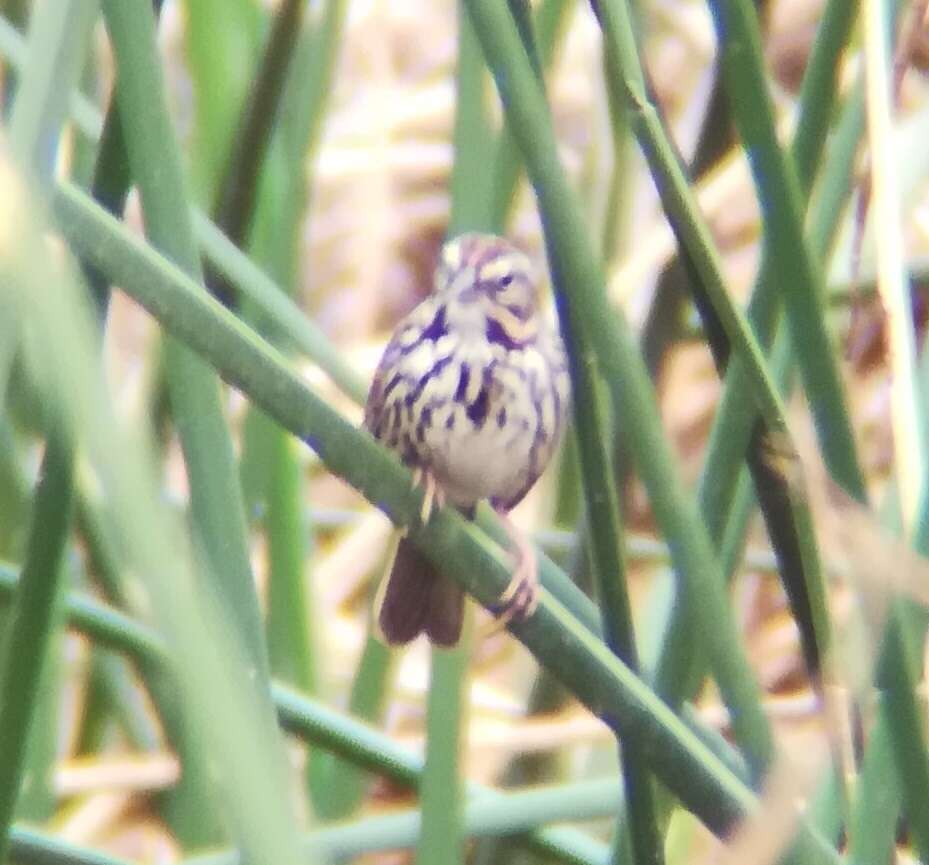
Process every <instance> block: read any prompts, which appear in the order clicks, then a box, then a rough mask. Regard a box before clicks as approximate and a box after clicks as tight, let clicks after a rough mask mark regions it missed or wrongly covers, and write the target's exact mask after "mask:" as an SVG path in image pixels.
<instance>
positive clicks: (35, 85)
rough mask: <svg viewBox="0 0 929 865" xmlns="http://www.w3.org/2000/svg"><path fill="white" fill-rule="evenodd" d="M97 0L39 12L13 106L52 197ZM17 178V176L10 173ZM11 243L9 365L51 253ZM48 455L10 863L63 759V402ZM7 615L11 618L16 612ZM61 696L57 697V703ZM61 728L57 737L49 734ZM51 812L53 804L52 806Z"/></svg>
mask: <svg viewBox="0 0 929 865" xmlns="http://www.w3.org/2000/svg"><path fill="white" fill-rule="evenodd" d="M97 11H98V6H97V2H96V0H68V2H66V3H64V4H63V5H62V6H59V7H51V6H47V7H44V8H41V9H37V10H35V11H34V13H33V19H32V21H31V23H30V33H29V51H28V56H27V58H26V64H25V71H24V75H23V81H22V84H21V86H20V88H19V91H18V93H17V96H16V101H15V103H14V105H13V113H12V118H11V120H10V130H9V148H10V154H11V156H12V160H13V162H14V164H15V165H16V167H17V168H19V169H20V170H21V171H22V172H23V173H24V174H25V175H26V176H27V177H29V178H30V179H31V180H33V181H34V183H35V189H36V191H37V192H38V194H39V196H40V198H42V199H43V200H44V199H45V197H46V196H47V195H48V194H49V193H50V192H51V189H52V184H53V177H54V166H55V159H56V155H57V153H58V141H59V135H60V132H61V127H62V125H63V123H64V120H65V118H66V113H67V107H68V106H67V101H66V100H67V95H68V94H69V93H70V92H71V90H72V88H73V87H74V84H75V82H76V81H77V79H78V76H79V74H80V68H81V64H82V61H83V54H84V52H85V51H86V49H87V46H88V44H89V41H90V33H91V29H92V27H93V24H94V21H95V20H96V17H97ZM7 173H8V174H12V171H11V170H10V169H9V167H7ZM5 181H6V184H5V186H6V188H5V196H6V200H5V202H4V207H5V208H8V209H9V212H7V213H6V214H4V220H3V221H4V222H5V223H7V224H10V221H12V220H15V221H17V222H18V221H19V220H20V219H21V218H22V217H21V214H19V213H18V212H16V209H17V207H21V206H24V204H25V203H24V202H22V201H18V200H17V198H18V196H17V194H16V193H17V191H18V190H17V188H16V186H15V185H14V181H15V178H13V177H10V176H8V177H6V178H5ZM19 241H20V238H18V237H10V238H7V244H6V245H7V247H8V248H7V250H6V253H5V255H4V260H3V261H2V263H0V281H2V282H4V283H7V284H8V290H11V292H12V298H13V299H12V300H10V299H9V298H6V299H5V301H4V302H0V308H2V310H3V313H4V314H5V316H8V322H11V323H12V328H11V332H10V333H7V334H4V337H5V339H7V340H8V341H9V344H10V346H11V349H10V351H9V353H3V354H0V364H2V365H3V366H4V367H5V366H6V364H8V363H10V362H12V360H13V347H15V346H16V345H17V344H18V343H19V334H18V333H17V332H16V330H17V325H18V323H19V320H20V311H19V309H18V308H17V302H16V295H17V292H21V293H23V294H24V295H25V294H28V293H30V292H31V291H32V286H31V285H30V284H29V281H28V278H26V279H24V274H30V275H32V274H33V273H34V268H33V267H32V264H31V260H30V259H31V258H32V257H33V256H38V257H42V256H44V255H45V254H46V252H45V250H44V249H43V248H42V246H41V244H40V243H38V242H36V239H35V238H34V237H32V238H29V241H27V242H26V243H20V242H19ZM7 372H8V371H7V369H6V368H3V369H0V384H2V385H3V388H2V390H0V404H2V403H3V402H5V400H6V379H7ZM43 414H44V417H43V418H42V424H43V426H44V432H45V439H46V443H45V453H44V455H43V457H42V464H41V466H40V469H39V481H38V484H37V485H36V488H35V493H34V496H33V501H32V514H31V520H30V528H29V536H28V540H27V545H26V558H25V564H24V567H23V573H22V578H21V580H20V584H19V587H18V591H17V593H16V597H15V598H14V600H13V603H12V605H11V608H10V610H9V614H8V620H7V621H5V622H4V629H3V640H2V645H0V742H2V743H3V755H4V756H3V759H2V760H0V860H5V859H6V855H7V851H8V847H9V839H10V828H11V824H12V820H13V816H14V812H15V810H16V806H17V801H18V799H19V797H20V794H21V788H22V786H23V780H24V775H25V772H26V770H27V767H28V769H29V770H30V771H31V772H32V773H33V775H34V776H36V777H34V779H33V785H34V788H35V790H36V791H38V797H39V798H41V799H47V798H48V796H47V788H46V785H47V784H48V776H49V773H50V772H51V770H52V760H53V758H54V753H53V752H52V751H49V749H48V748H39V747H38V745H39V744H40V741H41V739H45V740H46V741H48V740H49V739H50V738H51V737H53V736H54V719H53V718H51V717H47V716H46V717H43V716H41V715H40V714H39V709H40V704H39V700H40V699H41V697H42V695H41V688H42V686H43V685H44V686H45V687H46V688H49V687H53V685H52V681H51V680H49V678H48V676H49V672H50V671H51V670H52V669H54V664H55V660H56V659H55V657H54V656H53V653H55V652H56V650H57V649H60V648H61V647H60V645H59V644H58V643H57V641H56V634H57V632H58V626H59V624H60V622H59V613H60V607H61V599H62V595H63V593H64V587H63V583H64V577H65V573H64V572H65V567H64V561H65V551H66V549H67V544H68V539H69V536H70V530H71V501H72V498H73V494H74V485H73V473H74V442H73V441H72V439H71V436H70V434H69V432H68V431H67V430H66V429H64V428H63V427H62V425H61V419H60V417H59V416H58V412H57V410H56V408H55V407H54V406H50V407H48V408H47V409H45V410H44V411H43ZM4 618H7V617H6V615H5V616H4ZM55 699H56V696H55V695H54V694H50V695H49V697H48V701H47V702H48V704H51V705H53V704H54V703H53V701H54V700H55ZM48 725H51V726H52V731H49V730H48ZM42 805H43V810H44V805H45V803H44V802H43V803H42Z"/></svg>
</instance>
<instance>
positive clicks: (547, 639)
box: [48, 188, 836, 863]
mask: <svg viewBox="0 0 929 865" xmlns="http://www.w3.org/2000/svg"><path fill="white" fill-rule="evenodd" d="M56 211H57V213H58V216H59V228H60V230H61V231H62V232H64V234H65V236H66V238H67V240H68V241H69V242H70V243H73V244H75V247H76V248H77V249H79V251H80V252H81V254H82V255H83V256H85V257H86V258H88V259H89V260H90V261H91V263H93V264H95V265H96V266H98V267H100V268H101V269H103V270H105V271H106V272H107V273H109V274H110V276H111V278H112V279H113V280H114V282H116V283H117V284H121V285H122V284H124V285H126V286H127V287H129V288H131V290H132V293H133V296H134V297H135V298H136V300H138V301H139V302H140V303H141V304H142V305H143V306H145V307H146V308H147V309H148V310H149V311H150V312H151V313H152V314H153V315H155V316H156V317H157V318H158V319H159V321H161V322H162V324H163V325H164V326H165V327H166V328H167V329H168V330H169V331H170V332H172V333H173V334H174V335H175V336H176V337H177V338H179V339H183V340H184V341H185V343H186V344H188V345H189V346H190V347H191V348H193V349H195V350H196V351H198V352H201V353H202V354H203V356H204V357H205V358H208V359H209V361H210V363H211V364H214V365H215V367H216V369H217V370H218V371H219V373H220V374H221V375H222V376H223V377H224V378H225V379H226V380H227V381H228V382H229V383H230V384H232V385H233V386H235V387H237V388H238V389H239V390H241V391H242V392H243V393H244V394H246V395H247V396H249V398H250V399H252V400H253V401H254V402H255V403H256V404H257V405H259V406H260V407H261V408H263V409H264V410H265V411H267V412H268V413H269V414H270V415H272V416H273V417H274V418H275V419H276V420H277V421H278V422H279V423H281V424H282V425H283V426H284V427H285V428H287V429H289V430H290V431H291V432H293V433H294V434H295V435H298V436H300V437H301V438H303V439H304V440H305V441H307V442H308V443H309V444H310V445H311V446H312V447H313V448H314V449H315V450H316V451H317V453H319V454H320V455H321V457H322V458H323V459H324V461H325V462H326V464H327V466H328V467H329V469H330V470H331V471H333V472H334V473H335V474H337V475H338V476H340V477H343V478H345V479H346V480H348V481H349V482H350V483H351V484H352V485H353V486H355V487H356V488H357V489H358V490H359V491H360V492H361V493H362V494H363V495H364V496H365V497H366V498H367V499H368V500H369V501H372V502H374V503H376V504H377V505H378V507H380V508H381V509H382V510H384V511H385V512H386V513H387V514H388V515H389V516H390V518H391V519H392V520H393V521H394V522H395V523H397V524H398V525H401V526H403V525H406V526H410V527H411V536H412V537H414V539H415V540H416V541H417V543H418V545H419V546H420V547H421V548H422V549H423V551H424V552H425V553H426V554H427V555H428V556H429V557H430V558H431V559H432V560H433V561H435V562H437V563H441V566H442V567H443V568H444V569H446V570H447V572H448V575H449V576H450V577H452V578H453V579H455V580H457V581H458V582H459V583H460V584H461V585H462V587H463V588H465V589H466V590H467V591H468V592H470V593H471V594H473V595H474V596H475V597H476V598H477V599H478V600H479V601H481V603H483V604H485V605H491V604H493V603H494V602H496V601H497V599H498V598H499V597H500V595H501V594H502V593H503V591H504V590H505V588H506V586H507V585H508V583H509V580H510V573H509V568H508V567H507V565H506V564H505V560H504V556H503V555H502V553H501V552H500V550H499V548H497V547H496V546H495V545H493V544H490V543H488V541H487V539H486V536H485V535H484V533H483V532H481V531H480V530H479V528H477V527H475V526H474V525H473V524H472V523H470V522H469V521H467V520H464V519H463V518H462V517H461V516H460V515H458V514H456V513H455V512H453V511H451V510H450V509H443V510H441V511H438V512H437V513H436V514H435V515H434V517H433V519H432V520H430V523H429V525H428V526H426V527H424V528H419V527H418V521H417V519H416V515H417V514H418V512H419V509H420V507H421V505H422V495H421V494H420V493H418V492H416V493H414V492H411V489H410V475H409V472H408V471H406V470H405V469H404V468H403V467H402V466H401V465H400V464H399V462H397V460H396V459H395V458H394V457H393V456H392V455H391V454H390V453H389V452H387V451H386V450H385V449H383V448H382V447H380V446H379V445H378V444H377V443H376V442H375V441H374V440H373V439H371V438H370V437H369V436H367V435H366V434H365V433H363V432H362V431H360V430H358V429H357V428H356V427H354V426H353V425H352V424H350V423H348V422H347V421H345V420H344V419H343V418H341V417H340V416H339V415H338V414H337V413H336V412H334V411H333V409H332V408H331V407H330V406H329V405H328V404H327V403H326V402H325V401H323V400H321V399H320V398H319V397H317V396H316V395H315V394H314V393H313V392H312V391H311V390H309V389H308V388H307V386H306V384H305V383H304V382H303V380H302V379H301V378H300V377H298V376H297V375H296V374H294V373H293V372H292V371H291V370H290V369H289V368H288V367H287V366H286V364H284V363H283V362H282V361H281V359H280V357H279V356H278V355H277V354H276V353H275V352H274V351H273V349H271V348H270V347H269V346H268V345H267V344H266V343H264V342H263V341H262V340H261V339H260V338H258V337H257V336H255V335H254V334H253V333H252V332H251V331H249V330H248V329H247V328H245V327H244V326H243V325H242V324H241V323H240V322H238V321H237V320H236V318H235V317H234V316H233V315H232V314H231V313H230V312H229V311H228V310H226V309H224V308H223V307H222V306H221V305H220V304H218V303H217V302H216V301H215V300H214V299H213V298H211V297H209V296H208V295H206V294H205V293H204V292H203V291H201V290H198V289H197V288H195V287H194V284H193V283H191V281H190V280H189V279H185V278H184V277H183V274H182V273H181V272H180V271H178V270H177V268H176V267H174V266H173V265H171V264H170V263H168V262H166V261H164V260H163V259H161V257H160V256H158V254H157V253H156V252H154V251H153V250H152V249H151V248H150V247H148V246H147V245H146V244H145V243H143V242H142V241H140V240H139V239H138V238H131V237H127V236H126V233H125V232H124V230H123V229H122V228H121V227H120V226H119V225H118V224H117V223H116V222H115V221H114V220H113V219H112V217H110V216H108V215H107V214H105V213H104V212H102V211H101V210H100V208H98V207H96V206H95V205H93V204H90V203H87V202H86V200H85V199H83V198H82V197H81V196H80V195H79V194H77V193H74V192H70V191H69V190H68V189H67V188H64V189H63V190H62V191H61V192H60V194H59V195H58V196H57V198H56ZM127 247H128V248H131V249H132V255H127V254H126V252H127ZM142 262H146V264H145V266H142V267H141V269H140V265H142ZM143 272H146V273H148V274H149V275H150V276H153V275H154V274H156V273H161V274H162V275H163V276H164V277H167V278H161V279H154V280H152V279H151V278H141V277H140V273H143ZM48 314H51V311H49V313H48ZM512 630H513V632H514V633H515V634H516V635H517V637H519V639H520V640H522V641H523V642H524V643H525V644H526V645H527V646H528V647H529V648H530V650H532V651H533V652H534V653H535V654H536V655H537V656H538V657H539V659H540V660H541V661H542V662H543V663H545V664H546V665H547V666H548V667H549V668H550V669H551V671H552V672H553V674H554V675H556V676H557V677H558V678H559V679H560V680H561V681H562V682H564V683H565V684H566V685H567V686H568V687H569V688H570V689H571V691H572V692H573V693H575V694H576V695H577V696H578V697H579V699H581V701H582V702H584V703H585V704H586V705H588V706H590V707H591V708H592V709H593V710H594V711H595V712H596V713H597V714H598V716H599V717H602V718H603V719H604V720H605V721H606V722H607V723H609V724H610V725H611V727H613V728H614V729H616V730H621V731H622V734H623V736H624V737H625V740H627V741H628V742H629V743H630V744H629V746H630V747H633V748H638V749H639V750H640V751H641V753H643V755H645V756H646V757H647V759H648V760H649V765H650V767H651V768H652V769H653V771H654V772H655V773H656V774H657V775H658V776H659V777H660V778H661V779H662V781H664V783H665V784H666V785H667V786H668V787H669V788H670V789H671V790H672V791H673V792H674V793H675V794H676V795H677V796H678V797H679V798H680V799H681V801H682V802H683V803H684V804H685V806H686V807H688V808H691V809H693V810H694V812H695V813H697V814H698V815H699V816H700V817H701V819H703V820H704V822H706V824H707V825H708V826H709V827H710V828H711V829H713V830H715V831H717V832H724V831H726V830H727V828H729V827H731V825H732V824H733V822H734V821H735V820H736V819H738V817H739V816H744V815H745V814H746V813H747V812H748V811H751V810H753V809H754V808H756V807H757V800H756V799H755V798H754V796H753V795H752V793H751V792H750V790H749V789H748V788H746V787H745V785H744V784H743V783H741V782H740V781H739V780H738V779H737V777H736V776H735V775H733V774H732V773H731V771H730V770H729V769H728V768H726V765H725V764H724V763H723V762H721V761H720V759H719V758H717V757H716V756H714V754H713V752H711V751H710V750H709V749H708V748H707V746H706V745H704V744H703V743H702V742H701V741H700V740H699V739H698V738H697V737H695V736H694V734H693V733H692V732H691V731H690V730H689V728H688V727H687V726H686V725H685V724H684V722H683V721H681V720H680V719H679V718H678V717H677V716H676V715H674V714H673V712H671V711H670V710H669V709H668V708H667V707H666V706H665V705H664V704H663V703H662V702H661V701H660V700H658V699H657V698H656V697H655V696H654V694H653V693H652V692H651V691H649V689H648V688H647V687H646V686H645V685H644V684H643V683H642V682H641V681H640V680H639V679H637V678H636V677H635V676H634V675H633V674H632V673H631V672H630V671H629V670H628V669H627V668H626V667H625V666H624V665H623V664H622V663H621V662H620V661H619V660H618V659H617V658H615V656H613V655H612V653H611V652H610V651H609V650H608V649H607V648H606V647H605V646H604V645H603V644H602V643H600V642H599V641H598V640H597V639H596V638H595V637H594V636H593V635H592V634H591V633H590V632H589V631H587V629H586V628H585V627H584V626H582V625H581V624H580V623H578V622H577V621H576V620H575V619H574V618H573V616H572V615H571V614H570V613H569V612H568V611H567V609H566V608H565V607H564V606H562V605H561V604H560V603H558V602H557V601H555V600H554V599H553V598H552V597H551V596H550V595H549V594H548V593H547V592H542V598H541V604H540V607H539V609H538V611H537V612H536V614H535V616H533V617H532V619H530V620H528V621H526V622H524V623H521V624H519V625H513V626H512ZM788 861H796V862H799V861H805V862H814V863H819V862H835V861H836V859H835V853H834V851H830V849H829V848H828V847H827V846H826V845H824V844H823V842H822V840H821V839H819V838H818V837H817V836H816V835H815V833H812V832H811V831H810V830H809V829H808V828H807V827H805V826H802V827H801V830H800V833H799V835H798V838H797V839H796V842H795V845H794V848H793V854H792V857H791V858H790V859H789V860H788Z"/></svg>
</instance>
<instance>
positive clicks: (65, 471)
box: [0, 416, 74, 860]
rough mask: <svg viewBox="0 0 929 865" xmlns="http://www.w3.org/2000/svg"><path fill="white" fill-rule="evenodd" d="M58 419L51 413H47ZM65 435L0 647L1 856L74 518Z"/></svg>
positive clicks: (46, 475) (51, 443) (51, 452)
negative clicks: (0, 661) (0, 655)
mask: <svg viewBox="0 0 929 865" xmlns="http://www.w3.org/2000/svg"><path fill="white" fill-rule="evenodd" d="M50 422H51V423H53V424H54V423H55V419H54V416H53V417H52V418H50ZM66 436H67V434H62V433H61V432H60V431H52V432H50V435H49V438H48V441H47V444H46V449H45V457H44V459H43V461H42V469H41V471H42V475H41V478H40V480H39V484H38V486H37V487H36V492H35V499H34V503H33V514H32V527H31V529H30V533H29V542H28V546H27V548H26V563H25V565H24V567H23V573H22V577H21V579H20V582H19V588H18V591H17V593H16V598H15V600H14V606H13V610H12V622H11V625H10V627H9V631H8V633H7V635H6V637H7V638H6V640H5V645H4V646H3V647H2V648H3V652H2V658H3V670H2V678H0V741H2V742H3V760H2V761H0V859H2V860H5V859H6V853H7V849H8V844H9V832H10V825H11V822H12V819H13V812H14V809H15V807H16V801H17V798H18V794H19V791H20V785H21V782H22V772H23V768H24V766H25V761H26V750H27V745H28V742H29V731H30V726H31V725H32V724H33V723H35V722H36V720H37V719H35V718H34V717H33V709H34V708H35V706H36V701H37V699H38V697H39V685H40V683H41V681H42V678H43V675H42V673H43V667H44V666H45V664H46V663H47V661H46V655H47V650H48V648H49V645H50V643H51V640H52V636H53V634H54V631H55V629H56V626H57V624H58V622H57V618H58V609H59V606H60V600H61V594H62V582H63V580H62V576H63V570H64V567H63V558H64V551H65V547H66V546H67V543H68V535H69V530H70V522H71V497H72V495H73V490H74V487H73V483H72V474H73V471H74V456H73V453H72V445H71V443H70V442H69V441H67V437H66Z"/></svg>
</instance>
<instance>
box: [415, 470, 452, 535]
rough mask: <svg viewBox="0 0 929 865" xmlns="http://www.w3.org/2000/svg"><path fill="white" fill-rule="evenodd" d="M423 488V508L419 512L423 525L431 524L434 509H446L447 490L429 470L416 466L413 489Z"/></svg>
mask: <svg viewBox="0 0 929 865" xmlns="http://www.w3.org/2000/svg"><path fill="white" fill-rule="evenodd" d="M419 486H421V487H422V488H423V493H424V495H423V506H422V508H420V511H419V519H420V522H421V523H422V524H423V525H426V523H428V522H429V517H431V516H432V511H433V510H434V507H435V506H436V505H438V507H440V508H444V507H445V498H446V497H445V490H444V489H443V488H442V486H441V484H439V482H438V481H437V480H436V479H435V475H434V474H433V473H432V472H431V471H430V470H429V469H427V468H423V467H422V466H416V468H415V469H413V489H414V490H415V489H416V488H417V487H419Z"/></svg>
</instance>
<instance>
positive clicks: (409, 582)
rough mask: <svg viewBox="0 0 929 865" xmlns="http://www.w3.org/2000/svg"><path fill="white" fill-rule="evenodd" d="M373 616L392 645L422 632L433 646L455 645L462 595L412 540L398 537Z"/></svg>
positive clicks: (459, 621) (458, 635) (458, 630)
mask: <svg viewBox="0 0 929 865" xmlns="http://www.w3.org/2000/svg"><path fill="white" fill-rule="evenodd" d="M375 615H376V616H377V621H378V625H379V627H380V629H381V633H382V634H383V636H384V639H385V640H386V641H387V642H388V643H390V644H391V645H395V644H402V643H408V642H410V640H412V639H414V638H415V637H416V636H418V635H419V634H420V633H421V632H422V631H425V632H426V634H427V636H428V637H429V639H430V640H432V642H433V643H435V644H436V645H439V646H446V647H449V646H454V645H455V644H456V643H457V642H458V640H459V638H460V637H461V623H462V619H463V618H464V594H463V593H462V591H461V588H460V587H459V586H458V584H457V583H456V582H454V581H453V580H450V579H449V578H448V577H446V576H444V575H443V574H442V573H440V572H439V571H438V570H437V569H436V568H435V567H434V566H433V564H432V563H431V562H430V561H429V560H428V559H427V558H426V557H425V556H424V555H423V554H422V553H420V552H419V550H417V549H416V547H415V546H414V545H413V543H412V541H410V540H409V539H408V538H401V539H400V543H399V544H398V545H397V553H396V555H395V556H394V560H393V564H392V565H391V568H390V575H389V576H388V577H387V581H386V584H385V585H384V586H382V587H381V590H380V592H379V593H378V598H377V601H376V602H375Z"/></svg>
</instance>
